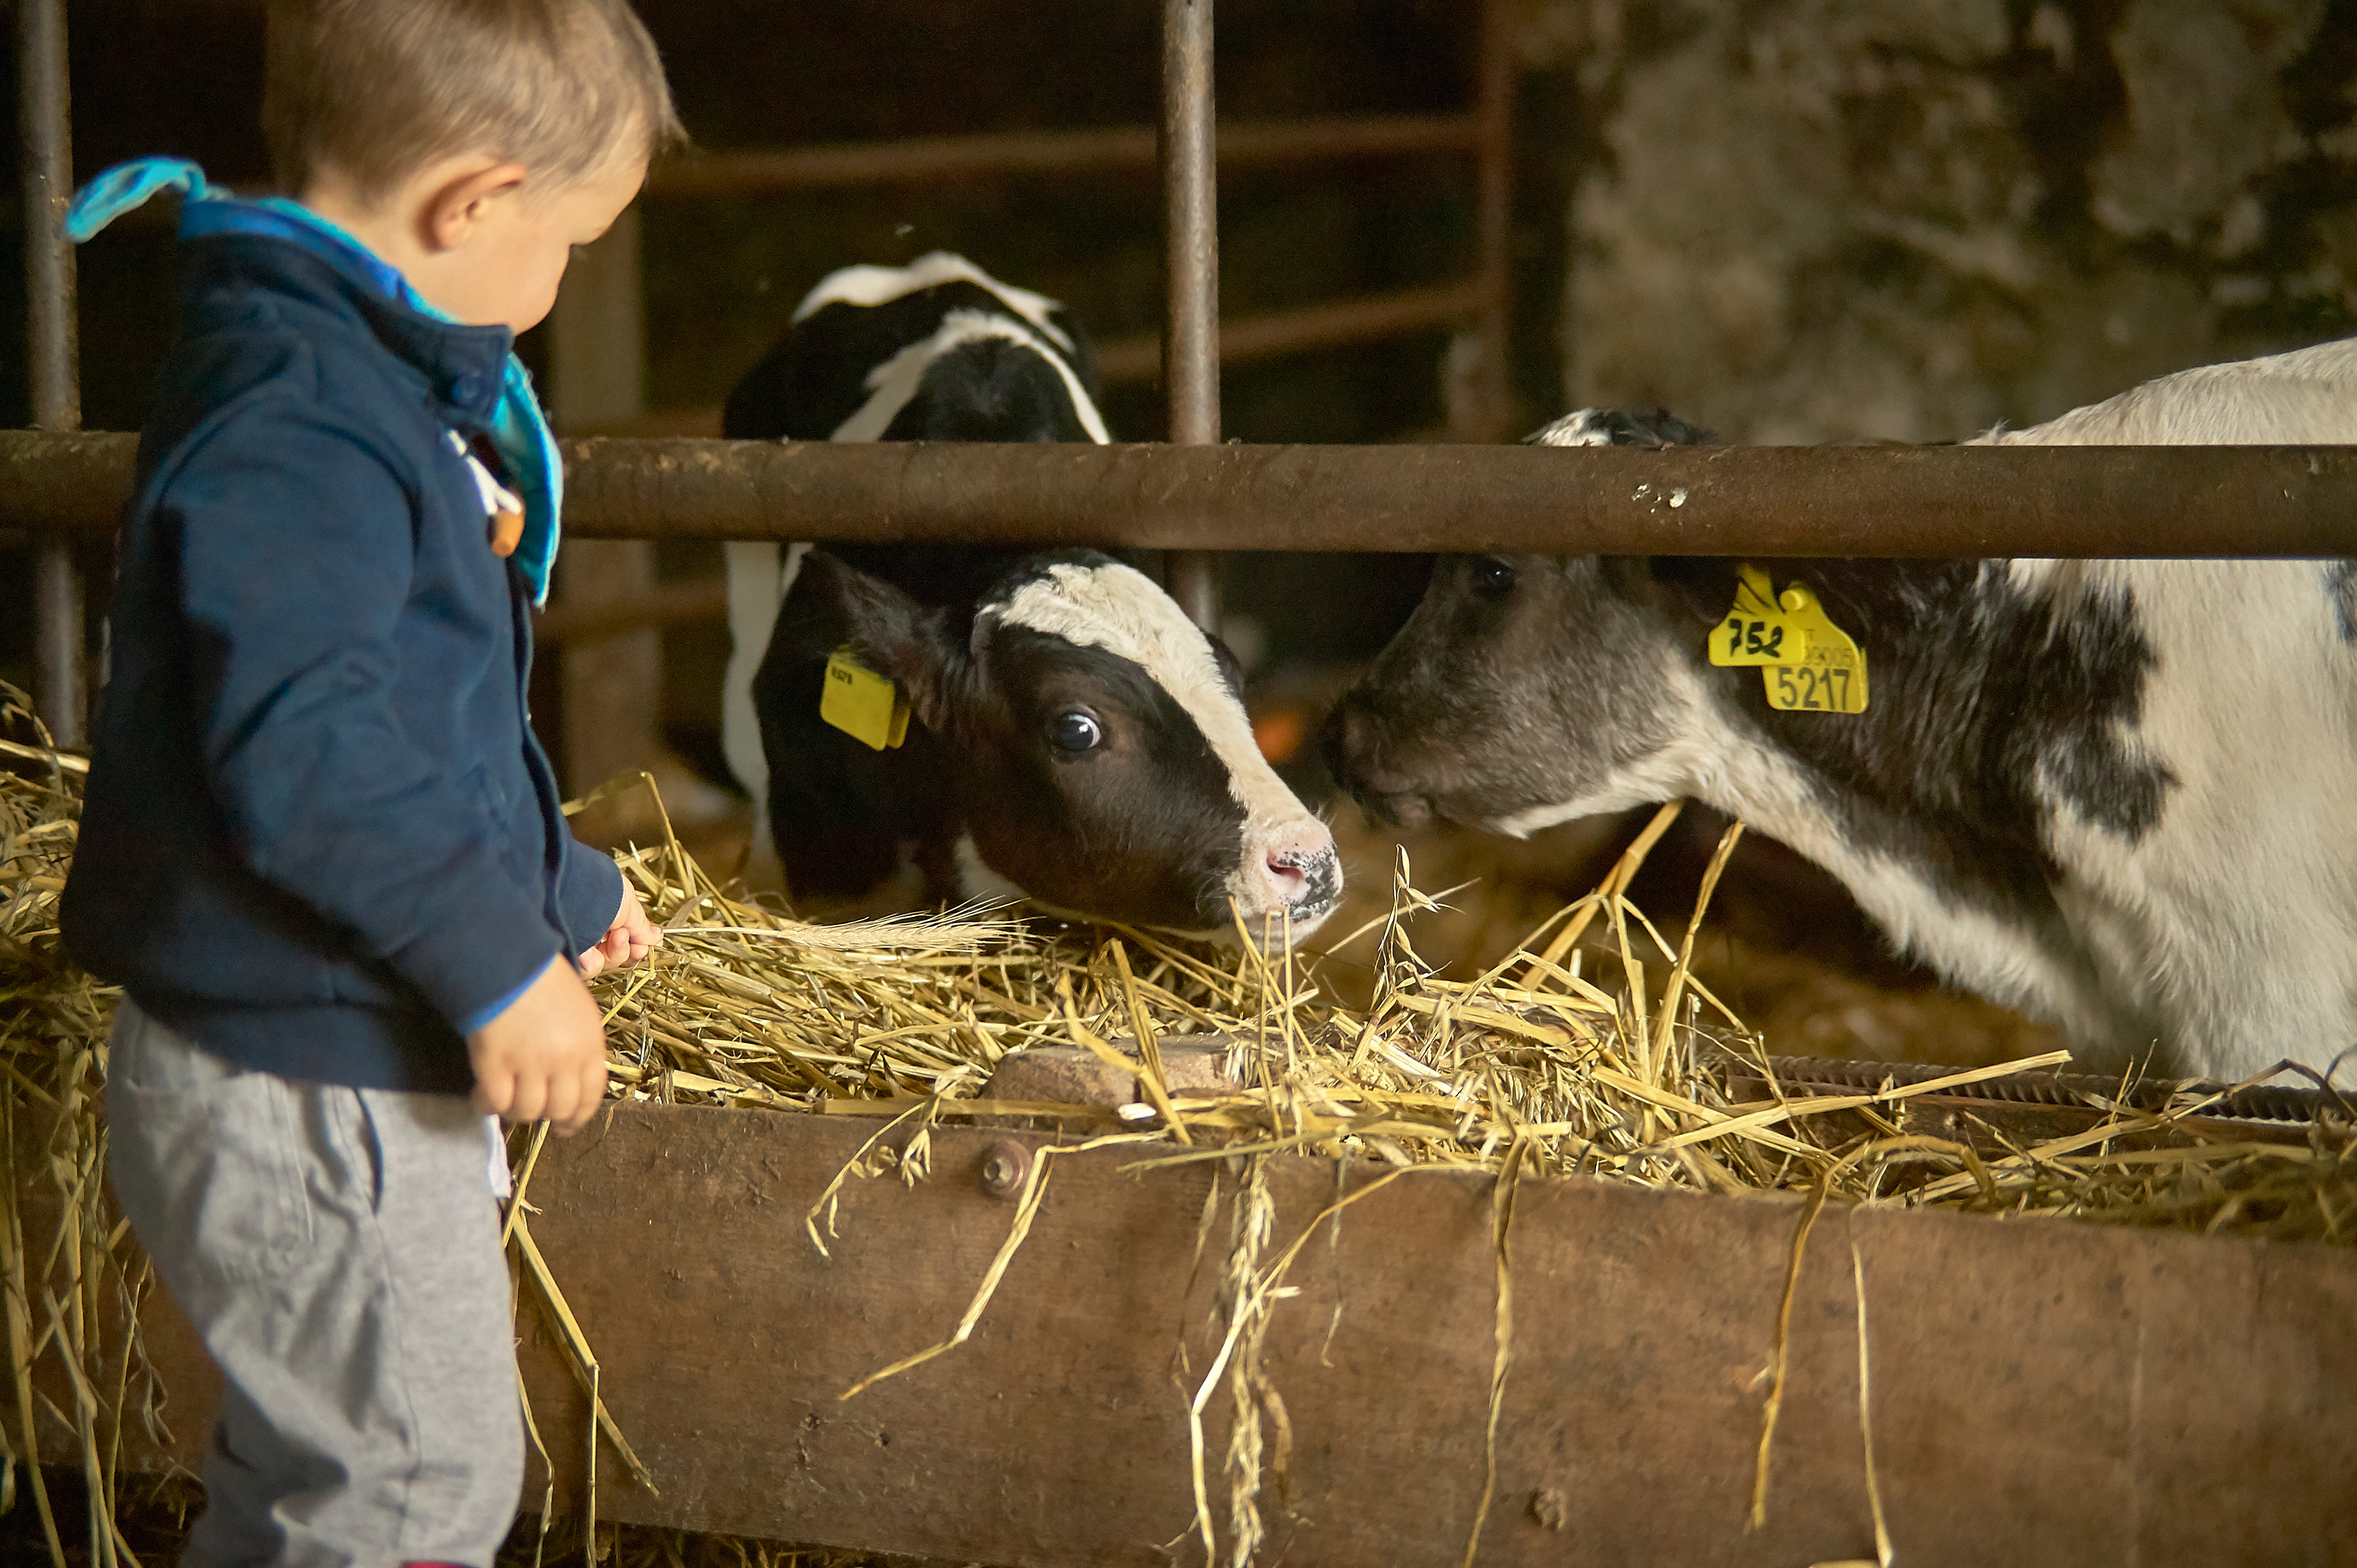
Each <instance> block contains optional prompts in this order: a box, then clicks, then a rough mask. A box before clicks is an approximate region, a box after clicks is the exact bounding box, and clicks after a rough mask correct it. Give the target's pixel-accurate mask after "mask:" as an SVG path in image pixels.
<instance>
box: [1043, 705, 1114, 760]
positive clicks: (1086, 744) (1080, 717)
mask: <svg viewBox="0 0 2357 1568" xmlns="http://www.w3.org/2000/svg"><path fill="white" fill-rule="evenodd" d="M1049 735H1050V736H1053V737H1054V738H1055V742H1056V749H1057V750H1059V751H1064V752H1070V753H1071V754H1072V755H1073V756H1076V757H1077V756H1079V755H1080V754H1081V753H1082V752H1083V751H1092V750H1094V749H1095V748H1096V747H1097V746H1099V745H1101V744H1102V743H1103V740H1104V731H1103V730H1102V729H1099V728H1098V727H1097V721H1096V720H1094V719H1092V718H1091V717H1089V715H1088V714H1080V713H1073V714H1058V715H1057V717H1056V722H1055V723H1054V724H1052V725H1049Z"/></svg>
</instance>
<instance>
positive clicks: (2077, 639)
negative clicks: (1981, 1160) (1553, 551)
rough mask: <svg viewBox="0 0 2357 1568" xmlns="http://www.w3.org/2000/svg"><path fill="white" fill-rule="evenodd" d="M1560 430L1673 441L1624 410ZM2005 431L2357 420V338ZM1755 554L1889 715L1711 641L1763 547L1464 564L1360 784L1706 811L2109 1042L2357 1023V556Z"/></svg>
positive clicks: (1965, 970) (1363, 753)
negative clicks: (1769, 674) (1785, 687)
mask: <svg viewBox="0 0 2357 1568" xmlns="http://www.w3.org/2000/svg"><path fill="white" fill-rule="evenodd" d="M1541 438H1542V439H1544V440H1546V441H1548V442H1549V443H1551V444H1556V445H1591V444H1627V443H1630V442H1632V441H1635V442H1645V441H1648V440H1652V439H1658V438H1662V437H1660V435H1659V433H1658V432H1649V431H1648V430H1647V429H1646V428H1645V427H1644V422H1642V421H1638V422H1631V421H1629V420H1627V419H1626V417H1625V416H1620V415H1607V414H1603V413H1598V412H1597V411H1593V410H1590V411H1583V412H1582V413H1578V414H1574V415H1572V416H1570V417H1569V418H1567V419H1566V420H1564V421H1561V422H1559V423H1558V424H1555V425H1554V426H1550V427H1549V429H1548V430H1547V431H1545V432H1543V433H1542V436H1541ZM1666 438H1667V439H1673V440H1674V439H1680V438H1681V437H1680V435H1677V434H1675V433H1673V434H1672V435H1669V436H1668V437H1666ZM1980 441H1981V442H1982V443H1986V444H2017V443H2018V444H2039V443H2046V444H2057V443H2061V444H2081V445H2097V444H2101V445H2111V444H2119V445H2155V444H2166V445H2179V444H2229V445H2231V444H2248V443H2312V444H2341V443H2351V442H2357V343H2331V344H2326V345H2323V346H2320V347H2319V348H2315V349H2306V350H2302V351H2300V352H2298V353H2293V354H2286V355H2280V356H2277V357H2275V358H2272V359H2266V360H2252V361H2249V362H2246V363H2242V364H2233V365H2221V366H2214V367H2210V368H2207V369H2203V370H2199V371H2188V372H2185V373H2183V374H2180V375H2176V376H2170V377H2166V378H2163V379H2162V380H2159V381H2153V382H2150V383H2148V384H2147V385H2145V386H2142V387H2139V388H2137V389H2136V390H2135V391H2134V392H2128V393H2126V394H2124V395H2123V396H2120V397H2117V398H2114V399H2112V400H2110V401H2108V402H2106V403H2097V404H2094V405H2093V406H2091V407H2087V408H2083V409H2079V410H2076V411H2074V412H2073V413H2069V414H2066V415H2064V416H2062V417H2061V418H2060V419H2057V420H2055V421H2053V422H2051V423H2050V424H2044V425H2040V426H2038V427H2036V428H2034V429H2029V430H2022V431H2006V430H2003V429H2002V428H2000V429H1999V430H1996V431H1993V432H1991V433H1990V434H1988V435H1985V436H1982V437H1981V438H1980ZM1754 564H1757V565H1759V566H1760V567H1762V568H1764V569H1766V570H1767V571H1768V572H1769V573H1770V575H1771V576H1772V577H1773V579H1774V581H1775V583H1776V585H1778V586H1779V587H1782V586H1784V585H1787V584H1788V583H1790V582H1792V581H1799V582H1803V583H1805V584H1807V585H1809V586H1810V587H1811V588H1813V590H1815V592H1816V593H1817V595H1818V596H1819V597H1820V598H1821V599H1822V601H1823V602H1824V605H1825V607H1826V609H1827V610H1828V612H1829V613H1830V615H1831V617H1832V618H1833V620H1834V621H1835V624H1836V625H1838V626H1840V627H1842V628H1844V629H1845V630H1846V631H1848V632H1849V633H1850V634H1851V635H1852V636H1853V637H1855V638H1856V639H1857V641H1858V643H1859V645H1860V647H1861V648H1862V649H1863V650H1865V651H1866V654H1867V660H1868V667H1869V671H1870V674H1871V681H1872V703H1871V706H1870V707H1869V709H1868V710H1867V712H1866V713H1864V714H1855V715H1846V714H1817V713H1780V712H1775V711H1772V710H1770V708H1769V707H1768V706H1767V705H1766V699H1765V696H1764V694H1763V692H1762V682H1761V680H1760V673H1759V671H1757V670H1755V669H1744V668H1732V669H1729V668H1719V667H1715V666H1713V665H1711V664H1710V663H1709V662H1708V661H1707V660H1706V654H1705V650H1704V635H1705V633H1706V631H1707V629H1708V628H1710V626H1711V625H1713V624H1714V623H1716V622H1717V619H1718V618H1720V617H1721V616H1723V615H1724V614H1725V613H1726V612H1727V608H1728V606H1729V604H1730V603H1731V601H1732V598H1733V594H1734V586H1735V582H1734V577H1735V568H1736V566H1737V563H1735V562H1732V561H1705V560H1684V559H1677V558H1670V557H1637V558H1598V557H1583V558H1574V559H1551V558H1546V557H1536V556H1515V557H1511V558H1505V557H1495V556H1458V557H1448V558H1444V560H1443V561H1442V562H1441V564H1440V565H1439V567H1438V569H1437V573H1436V575H1435V578H1434V583H1433V586H1432V589H1431V591H1430V593H1429V594H1428V596H1426V600H1425V602H1424V603H1423V604H1422V605H1421V606H1420V607H1418V608H1417V610H1416V612H1415V616H1414V618H1412V619H1411V620H1410V621H1409V623H1408V624H1407V626H1406V627H1405V628H1404V629H1403V630H1402V632H1401V633H1400V635H1399V637H1398V638H1397V639H1395V640H1394V643H1393V645H1392V646H1391V648H1390V649H1388V650H1386V651H1385V653H1384V654H1383V658H1382V660H1380V661H1379V662H1378V663H1377V665H1376V666H1375V668H1374V670H1373V671H1372V672H1371V674H1370V675H1369V677H1368V679H1367V680H1366V681H1365V682H1362V683H1361V685H1360V686H1359V687H1358V688H1357V689H1355V690H1354V691H1353V692H1352V693H1351V694H1350V695H1349V696H1348V697H1347V698H1346V699H1345V701H1344V703H1343V704H1342V706H1341V707H1340V708H1339V709H1338V710H1337V712H1336V714H1335V715H1334V718H1333V720H1332V722H1331V724H1330V725H1329V731H1328V747H1329V757H1330V759H1331V760H1332V761H1333V763H1334V765H1335V768H1336V771H1337V774H1338V776H1340V778H1342V779H1344V780H1345V781H1346V783H1347V784H1348V785H1349V787H1350V788H1351V789H1352V790H1353V792H1354V793H1356V794H1357V795H1358V796H1359V798H1360V799H1361V800H1362V801H1364V802H1366V803H1367V804H1369V805H1370V806H1371V807H1372V808H1373V809H1375V810H1377V811H1383V812H1384V813H1386V814H1389V815H1391V816H1394V817H1395V818H1403V819H1408V820H1414V819H1415V818H1418V817H1422V816H1429V815H1435V814H1437V815H1439V816H1444V817H1448V818H1450V819H1452V820H1455V821H1459V822H1469V823H1476V824H1479V825H1481V826H1484V827H1488V828H1491V829H1494V830H1496V831H1499V832H1507V833H1514V834H1522V833H1528V832H1533V831H1534V830H1536V829H1538V828H1541V827H1544V826H1546V825H1548V824H1550V823H1553V822H1562V821H1565V820H1567V819H1570V818H1573V817H1578V816H1585V815H1588V814H1590V813H1594V812H1598V811H1612V810H1615V809H1618V808H1621V807H1626V806H1631V805H1636V804H1641V803H1644V802H1649V801H1656V800H1668V799H1672V798H1675V797H1679V796H1691V797H1694V798H1696V799H1699V800H1704V801H1706V802H1707V803H1708V804H1710V805H1712V806H1714V807H1716V808H1717V809H1719V810H1721V811H1727V812H1729V813H1731V814H1734V815H1737V816H1739V817H1742V818H1744V819H1746V820H1748V821H1749V822H1751V823H1752V824H1753V825H1754V826H1756V827H1758V828H1760V829H1761V830H1763V831H1765V832H1770V833H1771V834H1773V835H1774V836H1776V837H1777V838H1780V839H1781V840H1783V841H1784V842H1785V843H1789V844H1791V845H1792V847H1793V848H1795V849H1797V850H1799V851H1801V852H1802V853H1803V854H1806V855H1808V856H1809V857H1810V858H1811V859H1813V860H1814V861H1816V862H1817V863H1818V864H1819V865H1823V866H1824V867H1825V868H1826V869H1828V870H1829V871H1831V872H1833V873H1834V875H1836V876H1838V877H1839V878H1840V879H1841V880H1842V882H1843V883H1844V884H1845V885H1846V886H1847V887H1848V888H1849V890H1850V892H1851V893H1852V894H1853V895H1854V896H1855V897H1857V900H1858V903H1859V904H1860V906H1861V907H1862V908H1865V910H1866V911H1867V914H1869V915H1870V916H1872V917H1873V918H1875V919H1876V920H1877V921H1878V923H1879V924H1880V925H1881V926H1882V927H1883V929H1885V930H1886V931H1887V932H1889V935H1890V936H1891V938H1892V939H1893V940H1895V941H1896V942H1897V943H1898V944H1899V945H1900V947H1901V948H1902V949H1904V950H1908V951H1910V952H1912V953H1914V954H1916V955H1917V956H1919V957H1921V958H1923V959H1925V960H1927V961H1930V962H1932V964H1933V965H1934V966H1936V967H1937V968H1938V969H1939V970H1941V971H1942V972H1943V973H1944V974H1945V975H1947V976H1948V977H1949V978H1950V979H1951V980H1953V981H1954V982H1956V983H1959V984H1962V985H1964V986H1967V987H1969V988H1971V989H1973V990H1975V991H1978V992H1980V993H1983V994H1984V995H1986V996H1989V997H1991V998H1992V999H1994V1000H1996V1001H1999V1002H2003V1003H2007V1004H2011V1005H2014V1006H2017V1007H2019V1008H2021V1009H2022V1010H2024V1011H2026V1012H2029V1013H2031V1014H2033V1015H2040V1016H2043V1017H2046V1018H2050V1019H2052V1020H2054V1021H2056V1022H2058V1023H2060V1024H2061V1025H2062V1026H2064V1028H2065V1029H2066V1030H2067V1031H2068V1033H2069V1035H2070V1036H2071V1037H2072V1041H2073V1043H2074V1045H2076V1046H2077V1047H2082V1048H2083V1051H2084V1052H2085V1054H2086V1055H2088V1056H2089V1057H2090V1058H2093V1059H2095V1060H2098V1061H2102V1062H2104V1063H2107V1064H2115V1063H2118V1062H2120V1061H2123V1060H2126V1059H2131V1058H2140V1057H2142V1056H2143V1055H2144V1054H2145V1053H2146V1052H2147V1051H2148V1050H2151V1049H2153V1048H2155V1047H2158V1060H2159V1061H2160V1062H2161V1063H2163V1064H2166V1065H2169V1066H2173V1067H2175V1068H2176V1069H2178V1070H2180V1071H2183V1072H2188V1073H2198V1074H2205V1075H2209V1076H2212V1077H2221V1078H2235V1077H2240V1076H2243V1075H2245V1074H2248V1073H2251V1072H2255V1071H2258V1070H2261V1069H2265V1068H2266V1067H2268V1066H2270V1065H2272V1064H2273V1063H2274V1062H2276V1061H2277V1060H2278V1059H2281V1058H2287V1057H2288V1058H2294V1059H2298V1060H2303V1061H2307V1062H2309V1063H2313V1064H2316V1065H2318V1066H2323V1065H2325V1064H2327V1063H2329V1062H2330V1061H2331V1060H2332V1059H2333V1058H2335V1057H2336V1056H2337V1055H2338V1054H2339V1053H2341V1051H2343V1050H2344V1049H2346V1048H2348V1047H2351V1046H2352V1045H2357V562H2349V561H2331V562H2317V561H2053V560H1996V561H1945V562H1932V561H1925V562H1896V561H1862V560H1849V561H1790V562H1785V561H1773V562H1771V561H1765V560H1762V561H1759V562H1756V563H1754Z"/></svg>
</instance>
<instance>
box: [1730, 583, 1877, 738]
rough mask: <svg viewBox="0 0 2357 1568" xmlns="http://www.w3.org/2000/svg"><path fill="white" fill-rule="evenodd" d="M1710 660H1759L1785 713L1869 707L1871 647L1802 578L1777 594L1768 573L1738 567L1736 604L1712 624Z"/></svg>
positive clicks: (1773, 702)
mask: <svg viewBox="0 0 2357 1568" xmlns="http://www.w3.org/2000/svg"><path fill="white" fill-rule="evenodd" d="M1709 647H1710V661H1711V662H1712V663H1713V664H1722V665H1749V664H1756V665H1759V666H1760V682H1761V684H1762V685H1763V686H1764V687H1765V688H1766V691H1767V694H1768V705H1769V706H1770V707H1771V708H1777V709H1781V710H1782V711H1784V712H1787V713H1792V712H1802V713H1828V714H1862V713H1864V712H1866V697H1867V690H1866V652H1865V650H1863V649H1861V648H1859V647H1858V645H1857V642H1856V641H1855V640H1854V639H1852V638H1851V637H1850V635H1849V634H1848V633H1847V632H1846V631H1844V630H1842V628H1839V627H1837V626H1835V624H1834V623H1833V618H1831V617H1830V616H1828V615H1826V614H1825V611H1824V606H1823V605H1821V604H1819V603H1818V602H1817V596H1815V595H1814V594H1813V593H1811V592H1810V591H1809V590H1808V589H1807V588H1806V587H1804V586H1803V585H1801V584H1799V583H1793V584H1791V585H1788V586H1787V587H1786V588H1785V589H1784V591H1783V593H1781V595H1780V594H1777V593H1776V592H1775V591H1774V587H1773V585H1771V584H1770V582H1769V579H1768V575H1767V574H1766V573H1765V572H1762V571H1760V569H1759V568H1758V567H1756V566H1752V565H1749V564H1746V565H1744V566H1743V567H1742V568H1740V570H1739V572H1738V578H1737V583H1736V589H1735V606H1734V607H1733V608H1732V609H1730V610H1728V611H1727V618H1726V619H1725V620H1722V621H1720V622H1719V623H1718V625H1717V626H1716V627H1714V628H1711V634H1710V644H1709Z"/></svg>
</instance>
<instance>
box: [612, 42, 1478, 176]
mask: <svg viewBox="0 0 2357 1568" xmlns="http://www.w3.org/2000/svg"><path fill="white" fill-rule="evenodd" d="M1497 3H1498V0H1491V4H1493V5H1494V4H1497ZM1157 134H1158V133H1157V129H1156V127H1154V126H1152V125H1111V126H1103V127H1100V128H1096V129H1091V130H1078V131H1017V132H1010V133H1005V134H996V135H979V136H911V137H908V138H906V139H903V140H899V141H890V142H841V143H835V144H833V145H820V146H813V147H781V148H776V149H770V150H762V151H748V152H735V153H710V154H705V155H702V156H687V157H683V158H679V159H675V160H673V161H671V162H667V163H664V164H662V165H661V166H658V167H657V168H656V169H655V170H654V172H653V174H652V175H651V177H649V179H648V181H647V194H648V195H650V196H656V197H671V196H755V195H773V194H776V193H778V192H781V191H791V190H828V189H839V188H845V187H855V186H886V185H920V184H932V183H936V182H941V181H946V180H955V179H985V178H990V177H999V176H1008V175H1076V174H1096V173H1117V172H1122V171H1127V170H1146V169H1150V168H1153V167H1154V166H1155V160H1156V150H1157ZM1483 135H1484V124H1483V121H1482V119H1481V117H1480V115H1479V114H1386V115H1372V116H1365V117H1360V118H1348V119H1344V118H1329V119H1315V120H1283V121H1263V122H1239V123H1236V124H1228V125H1222V126H1221V127H1220V128H1219V134H1218V142H1219V156H1220V162H1221V164H1222V166H1225V167H1228V168H1231V169H1238V168H1275V167H1281V166H1285V165H1286V164H1298V163H1333V162H1342V161H1345V160H1348V159H1352V158H1372V157H1401V156H1415V155H1418V154H1468V153H1473V152H1477V151H1479V150H1480V147H1481V146H1482V145H1483Z"/></svg>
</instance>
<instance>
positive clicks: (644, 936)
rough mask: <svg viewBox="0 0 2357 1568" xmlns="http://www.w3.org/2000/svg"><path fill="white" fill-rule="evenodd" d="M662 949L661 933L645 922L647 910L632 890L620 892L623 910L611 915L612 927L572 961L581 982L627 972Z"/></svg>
mask: <svg viewBox="0 0 2357 1568" xmlns="http://www.w3.org/2000/svg"><path fill="white" fill-rule="evenodd" d="M661 946H662V931H661V930H659V929H656V927H655V923H654V922H653V921H652V920H650V919H648V918H647V910H646V906H645V905H643V904H641V903H640V902H639V892H638V889H637V888H635V887H630V886H625V887H624V888H623V889H622V907H621V908H619V909H617V910H616V911H615V912H614V923H613V924H612V925H610V926H608V927H607V928H606V934H605V935H604V936H602V937H600V938H598V939H597V943H596V945H595V946H593V947H591V948H590V949H588V950H587V951H586V952H584V953H583V954H582V955H581V956H580V957H579V958H577V959H576V960H574V964H575V966H576V968H578V969H579V970H580V971H581V977H582V978H583V979H584V980H587V979H588V978H589V976H591V975H593V974H597V973H600V972H603V971H606V970H609V969H628V968H629V967H630V965H632V964H634V963H636V962H638V961H640V959H642V958H644V957H646V956H647V954H648V953H650V952H651V951H652V950H655V949H656V948H659V947H661Z"/></svg>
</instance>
